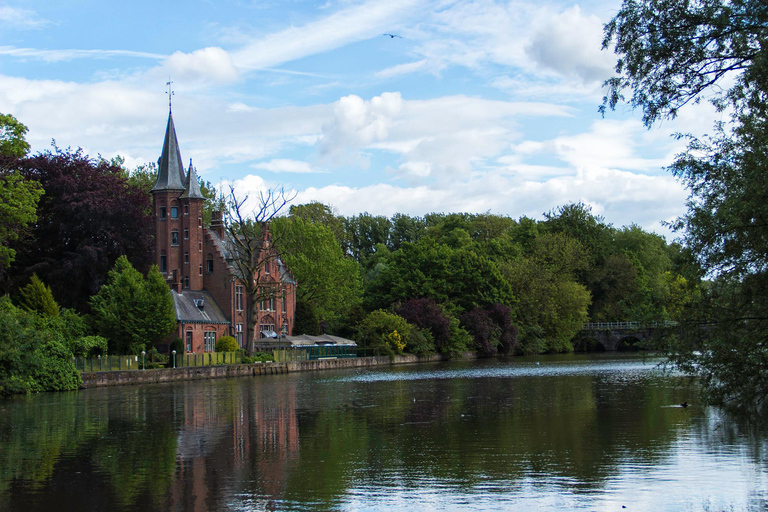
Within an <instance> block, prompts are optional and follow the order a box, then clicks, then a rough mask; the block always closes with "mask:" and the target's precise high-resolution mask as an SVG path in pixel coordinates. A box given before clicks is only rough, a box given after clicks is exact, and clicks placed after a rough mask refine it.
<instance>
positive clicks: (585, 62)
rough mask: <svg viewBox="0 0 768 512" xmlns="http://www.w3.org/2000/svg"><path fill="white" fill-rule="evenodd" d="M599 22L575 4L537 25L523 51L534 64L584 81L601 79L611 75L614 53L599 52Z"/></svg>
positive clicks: (600, 30)
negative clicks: (546, 21) (544, 22)
mask: <svg viewBox="0 0 768 512" xmlns="http://www.w3.org/2000/svg"><path fill="white" fill-rule="evenodd" d="M602 34H603V22H602V21H601V20H600V19H599V18H598V17H597V16H594V15H584V14H583V13H582V12H581V9H580V8H579V6H578V5H575V6H573V7H572V8H570V9H568V10H566V11H564V12H562V13H561V14H559V15H557V16H554V17H553V18H551V20H550V21H549V22H548V23H547V24H545V25H543V26H541V27H539V28H538V30H537V31H536V33H535V34H534V35H533V37H532V40H531V41H530V43H529V44H528V45H527V46H526V47H525V53H526V55H527V56H529V57H530V58H531V59H533V60H534V61H535V62H536V63H538V64H540V65H541V66H544V67H545V68H548V69H551V70H553V71H555V72H557V73H559V74H561V75H564V76H569V77H572V76H575V77H579V78H581V79H582V80H583V81H584V82H602V81H603V80H605V79H606V78H608V77H609V76H610V75H611V72H612V66H613V64H614V63H615V56H614V55H613V54H611V53H609V52H603V51H602V49H601V48H602Z"/></svg>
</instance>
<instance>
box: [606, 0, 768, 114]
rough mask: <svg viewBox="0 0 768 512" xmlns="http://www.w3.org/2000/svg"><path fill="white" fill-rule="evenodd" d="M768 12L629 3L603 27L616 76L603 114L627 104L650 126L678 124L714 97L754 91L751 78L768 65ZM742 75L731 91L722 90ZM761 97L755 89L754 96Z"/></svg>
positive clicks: (737, 0) (748, 0) (722, 5)
mask: <svg viewBox="0 0 768 512" xmlns="http://www.w3.org/2000/svg"><path fill="white" fill-rule="evenodd" d="M767 34H768V6H766V4H765V2H760V1H753V0H734V1H725V0H698V1H694V2H691V1H690V0H625V1H624V3H623V4H622V7H621V9H620V10H619V12H618V14H617V15H616V16H614V18H613V19H612V20H611V21H610V22H609V23H608V24H607V25H606V26H605V37H604V39H603V48H604V49H609V48H610V47H611V45H613V44H615V49H614V51H615V52H616V54H617V55H619V59H618V61H617V63H616V73H617V76H615V77H612V78H610V79H609V80H607V81H606V84H605V85H606V86H607V87H608V94H607V95H606V96H605V98H604V99H603V106H602V107H601V111H602V112H605V110H606V107H609V108H611V109H613V108H615V107H616V105H617V104H618V103H619V102H621V101H624V100H625V96H624V91H625V90H630V91H631V92H632V95H631V98H630V99H629V103H630V105H632V107H635V108H641V109H642V110H643V121H644V122H645V123H646V124H647V125H649V126H650V125H651V124H653V123H654V122H656V121H659V120H662V119H670V118H674V117H675V116H676V115H677V112H678V111H679V110H680V109H681V108H682V107H683V106H685V105H686V104H688V103H691V102H697V101H700V100H701V98H702V95H703V94H704V93H709V92H712V93H716V96H715V100H716V101H717V102H718V104H719V105H722V103H721V101H722V100H724V99H725V97H726V96H731V98H733V93H737V94H739V93H741V92H743V91H744V90H745V89H751V90H755V89H754V87H755V86H757V84H756V83H754V82H752V80H751V79H750V77H749V75H750V73H749V72H750V71H751V70H752V69H753V68H754V67H755V66H764V65H765V59H766V57H767V56H768V48H766V46H765V44H764V42H765V38H766V35H767ZM734 76H735V77H736V78H737V80H736V81H735V82H734V85H733V87H732V88H731V89H730V90H727V89H720V91H722V92H720V93H717V89H716V88H717V87H718V86H721V85H722V82H723V81H724V79H726V78H727V77H734ZM755 92H756V90H755Z"/></svg>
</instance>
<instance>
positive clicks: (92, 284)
mask: <svg viewBox="0 0 768 512" xmlns="http://www.w3.org/2000/svg"><path fill="white" fill-rule="evenodd" d="M18 168H19V170H20V173H21V175H22V176H24V177H25V178H26V179H27V180H35V181H38V182H39V183H40V184H41V185H42V188H43V189H44V191H45V194H44V195H43V196H42V198H41V199H40V202H39V205H38V209H37V222H36V223H35V225H34V229H33V230H31V232H30V234H29V236H28V237H26V239H25V240H23V241H21V240H20V241H19V242H18V243H16V244H15V245H14V248H15V250H16V252H17V255H16V263H15V264H14V267H13V268H14V270H13V274H12V275H10V276H9V277H10V281H11V282H10V285H11V287H12V288H14V287H18V286H20V285H21V284H23V283H26V281H27V280H28V279H29V277H30V276H31V275H32V274H33V273H37V275H38V276H39V277H40V278H41V279H42V280H43V281H45V282H46V283H47V284H48V285H50V287H51V289H52V291H53V295H54V297H55V298H56V300H57V302H58V303H59V304H61V305H62V306H64V307H69V308H77V309H79V310H81V311H85V310H87V307H88V299H89V297H91V296H92V295H94V294H95V293H96V292H98V291H99V289H100V288H101V285H102V284H104V282H105V281H106V278H107V274H108V272H109V270H110V269H111V268H112V266H113V265H114V263H115V261H116V260H117V258H118V257H119V256H121V255H125V256H127V257H128V258H129V259H130V260H131V261H132V262H134V264H135V265H137V267H138V268H139V269H140V270H141V271H143V272H144V271H146V270H148V269H149V265H150V263H151V254H152V253H151V249H152V245H153V242H152V240H153V227H152V226H153V223H152V218H151V216H150V215H149V214H148V212H149V204H150V203H149V196H147V195H146V194H144V193H143V192H141V191H140V190H138V189H136V188H135V187H132V186H130V185H129V184H128V183H127V182H126V179H125V178H124V176H123V171H122V169H121V168H120V167H117V166H115V165H113V164H111V163H109V162H106V161H104V160H93V159H91V158H89V157H88V156H86V155H84V154H83V153H82V151H81V150H77V151H71V150H69V149H67V150H62V149H59V148H56V147H54V149H53V151H52V152H51V151H49V152H45V153H40V154H38V155H35V156H32V157H30V158H26V159H24V160H19V161H18Z"/></svg>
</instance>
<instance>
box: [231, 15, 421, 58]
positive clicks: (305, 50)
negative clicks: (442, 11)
mask: <svg viewBox="0 0 768 512" xmlns="http://www.w3.org/2000/svg"><path fill="white" fill-rule="evenodd" d="M420 3H421V2H420V1H418V0H369V1H367V2H364V3H362V4H360V5H355V6H353V7H348V8H346V9H342V10H339V11H337V12H335V13H333V14H330V15H328V16H326V17H325V18H322V19H319V20H317V21H313V22H310V23H307V24H305V25H303V26H300V27H290V28H287V29H285V30H281V31H279V32H275V33H272V34H270V35H268V36H266V37H263V38H261V39H259V40H256V41H253V42H251V43H249V44H246V45H244V46H243V47H242V48H241V49H240V50H238V51H236V52H233V59H234V62H235V64H236V65H237V66H239V67H243V68H248V69H262V68H269V67H272V66H276V65H279V64H283V63H285V62H290V61H293V60H297V59H300V58H302V57H306V56H308V55H316V54H319V53H323V52H326V51H329V50H333V49H335V48H339V47H341V46H344V45H346V44H349V43H352V42H355V41H362V40H365V39H370V38H371V37H373V36H376V37H378V36H379V35H380V34H381V27H389V28H392V27H397V26H399V25H400V24H402V23H404V22H405V20H406V19H409V18H413V17H415V16H417V15H418V13H419V12H420V10H421V9H419V4H420Z"/></svg>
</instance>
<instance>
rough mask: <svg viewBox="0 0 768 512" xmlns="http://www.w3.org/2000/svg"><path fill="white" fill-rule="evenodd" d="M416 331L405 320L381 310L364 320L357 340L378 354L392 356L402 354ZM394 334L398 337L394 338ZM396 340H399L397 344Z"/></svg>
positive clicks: (370, 314)
mask: <svg viewBox="0 0 768 512" xmlns="http://www.w3.org/2000/svg"><path fill="white" fill-rule="evenodd" d="M414 329H415V327H413V326H412V325H411V324H409V323H408V322H406V321H405V318H403V317H401V316H399V315H396V314H394V313H388V312H386V311H384V310H381V309H379V310H376V311H373V312H372V313H369V314H368V315H367V316H366V317H365V318H364V319H363V321H362V323H361V324H360V327H359V329H358V331H357V333H358V335H357V339H358V342H362V343H363V346H367V347H371V348H373V349H374V351H375V353H376V354H380V355H389V356H392V355H395V354H400V353H402V351H403V348H404V347H405V346H407V345H408V343H409V342H410V339H411V333H412V332H413V330H414ZM393 333H394V334H397V336H395V337H392V336H393ZM396 338H399V339H397V343H395V339H396ZM401 347H402V348H401Z"/></svg>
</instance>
